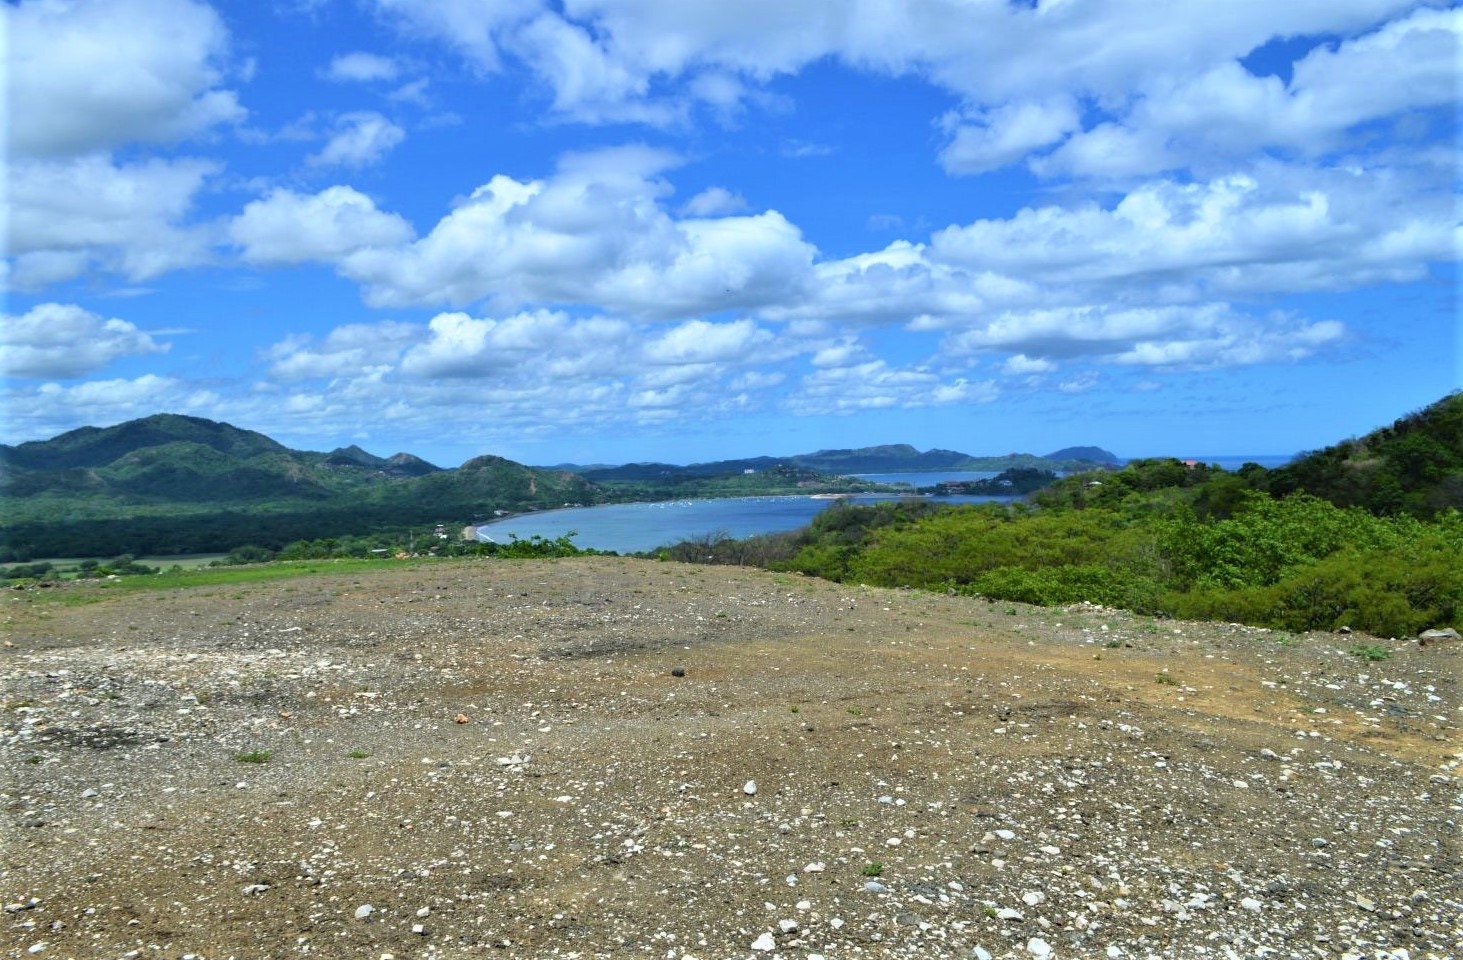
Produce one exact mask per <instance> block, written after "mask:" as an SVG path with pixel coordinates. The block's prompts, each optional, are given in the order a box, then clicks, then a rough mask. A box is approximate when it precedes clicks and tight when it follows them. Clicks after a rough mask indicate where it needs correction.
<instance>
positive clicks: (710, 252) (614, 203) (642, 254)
mask: <svg viewBox="0 0 1463 960" xmlns="http://www.w3.org/2000/svg"><path fill="white" fill-rule="evenodd" d="M668 162H669V159H668V158H667V157H666V156H665V155H664V154H661V153H659V152H657V151H646V150H640V149H630V150H614V151H604V152H600V153H595V154H585V155H572V156H570V157H566V158H565V160H564V161H563V162H562V163H561V165H560V169H559V171H558V173H557V174H556V175H554V176H552V177H550V178H547V179H544V180H531V181H519V180H515V179H513V178H512V177H508V176H504V175H498V176H495V177H493V178H492V179H491V180H490V181H489V182H488V183H486V184H484V185H483V186H481V187H479V188H478V189H477V190H475V191H473V193H472V194H471V196H469V197H468V198H467V199H466V200H465V201H463V202H462V203H460V204H459V205H458V206H457V208H456V209H455V210H453V211H452V212H451V213H450V214H448V215H447V216H446V217H444V218H443V219H442V220H441V221H440V222H439V223H438V224H437V225H436V226H435V227H434V228H433V229H432V230H431V232H430V233H429V234H427V235H426V236H424V237H422V238H421V239H420V240H418V241H416V242H415V243H413V244H410V245H408V246H406V247H404V248H400V249H395V250H390V251H387V250H372V251H362V252H359V253H355V254H352V255H350V256H349V257H347V258H345V259H344V260H343V261H342V262H341V263H340V264H339V268H340V270H341V272H343V273H344V274H345V275H346V276H348V277H350V278H351V279H353V280H356V281H358V282H360V283H361V284H363V286H364V287H365V289H366V298H367V301H368V302H369V303H372V304H373V305H377V306H408V305H412V306H424V305H437V304H451V305H466V304H469V303H473V302H475V301H479V300H484V299H489V300H492V301H494V302H496V303H500V304H506V305H518V304H524V303H532V302H538V303H547V304H590V305H594V306H597V307H599V308H602V309H607V310H610V311H613V312H623V313H629V314H633V315H636V316H660V317H685V316H694V315H697V314H703V313H712V312H717V311H720V310H733V309H743V310H745V309H753V308H756V307H759V306H764V305H769V304H773V303H778V302H782V301H786V300H788V299H795V298H796V297H797V295H798V291H799V290H800V288H801V286H802V285H803V284H804V283H805V282H806V280H807V278H808V276H809V274H810V269H811V263H812V260H813V256H814V252H815V251H814V249H813V247H812V246H811V245H809V244H808V243H806V242H805V241H804V240H803V239H802V235H801V233H800V231H799V230H798V229H797V228H796V227H795V226H793V225H792V224H791V223H790V222H788V221H787V220H786V219H785V218H784V217H783V216H782V215H781V214H780V213H777V212H776V211H766V212H763V213H760V214H755V215H747V216H734V217H733V216H729V217H721V218H716V219H697V218H690V219H683V220H676V219H674V218H673V217H672V216H671V215H670V214H669V213H667V212H666V210H665V209H664V207H663V205H662V203H661V200H662V198H663V197H664V196H665V195H666V194H667V193H668V192H669V187H668V186H667V185H666V184H665V183H664V182H662V181H661V180H659V178H658V177H657V176H656V174H657V173H658V172H659V170H660V169H661V168H662V167H663V166H664V165H665V164H666V163H668Z"/></svg>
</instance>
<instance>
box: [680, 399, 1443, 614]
mask: <svg viewBox="0 0 1463 960" xmlns="http://www.w3.org/2000/svg"><path fill="white" fill-rule="evenodd" d="M1460 404H1463V398H1460V396H1459V395H1457V394H1454V395H1452V396H1449V397H1447V398H1444V399H1443V400H1441V401H1439V402H1438V403H1436V404H1434V405H1432V406H1430V407H1428V408H1427V409H1426V410H1422V411H1419V412H1418V413H1416V414H1413V415H1411V416H1408V417H1405V418H1403V419H1402V420H1399V421H1398V422H1397V423H1396V424H1394V425H1392V426H1391V427H1387V428H1384V429H1382V430H1378V431H1376V432H1375V433H1373V434H1369V435H1367V436H1366V437H1363V438H1361V439H1359V440H1353V441H1348V442H1347V443H1345V444H1340V445H1338V446H1336V447H1329V448H1327V449H1326V450H1323V451H1319V452H1317V453H1315V454H1312V455H1310V456H1308V457H1305V458H1302V459H1301V460H1300V461H1298V462H1297V463H1295V464H1293V465H1291V466H1289V467H1287V468H1284V469H1283V470H1275V471H1268V470H1265V469H1264V468H1262V467H1259V466H1257V465H1247V466H1246V467H1244V468H1242V469H1241V470H1239V471H1238V472H1236V473H1228V472H1225V471H1223V470H1218V469H1213V468H1210V467H1206V466H1203V465H1186V464H1184V463H1182V462H1180V461H1178V460H1143V461H1137V462H1135V463H1131V464H1129V465H1128V466H1127V467H1125V468H1124V469H1122V470H1120V471H1116V472H1111V473H1101V474H1098V473H1090V474H1082V475H1077V476H1072V477H1068V478H1065V479H1064V480H1062V481H1059V482H1058V483H1056V484H1054V485H1053V486H1051V487H1049V488H1047V489H1046V490H1043V491H1041V492H1039V493H1037V494H1035V495H1034V496H1033V497H1032V500H1031V502H1030V503H1025V504H1018V505H1016V506H1014V507H1006V506H1004V505H994V504H983V505H978V506H963V507H959V506H951V507H947V506H939V505H937V504H934V503H930V502H928V501H917V502H912V503H886V504H879V505H877V506H872V507H850V506H842V505H840V506H838V507H835V508H831V509H829V510H828V511H826V512H825V513H823V514H822V515H820V516H819V517H818V518H817V519H816V520H815V521H814V522H813V524H812V525H810V526H809V527H807V528H804V529H803V530H800V531H797V532H794V533H791V534H783V535H777V536H768V537H758V538H753V539H750V540H746V541H730V540H720V541H713V542H709V543H708V542H702V543H697V544H695V545H694V546H695V549H684V548H672V549H670V550H667V551H665V555H666V556H668V557H681V556H685V557H687V558H688V559H689V558H692V557H696V556H699V557H707V556H712V557H715V558H716V559H717V560H719V561H720V562H732V563H754V564H758V565H762V566H767V567H771V568H773V569H779V570H790V571H798V572H801V573H805V574H810V575H813V576H819V577H825V578H828V579H832V580H840V581H848V582H852V583H867V584H871V585H879V586H896V587H897V586H908V587H919V588H924V589H932V590H947V591H954V592H956V593H970V594H979V595H982V596H986V597H991V598H996V599H1004V600H1016V601H1025V602H1030V603H1039V604H1064V603H1078V602H1083V601H1087V602H1091V603H1099V604H1104V605H1110V606H1119V607H1124V608H1126V609H1130V610H1134V611H1137V612H1140V613H1146V614H1152V615H1155V616H1171V617H1183V618H1190V619H1213V620H1226V621H1238V622H1245V623H1253V624H1261V625H1266V626H1272V627H1279V628H1283V629H1290V630H1307V629H1328V630H1329V629H1337V628H1340V627H1352V628H1355V629H1357V630H1365V631H1369V632H1371V633H1375V634H1380V635H1384V636H1385V635H1394V636H1403V635H1409V634H1413V633H1416V632H1417V631H1419V630H1422V629H1426V628H1429V627H1435V626H1445V625H1452V626H1463V562H1460V560H1459V558H1460V557H1463V514H1460V512H1459V509H1458V508H1459V507H1460V505H1463V501H1460V498H1459V493H1460V490H1463V435H1460V431H1459V424H1460V416H1459V410H1460Z"/></svg>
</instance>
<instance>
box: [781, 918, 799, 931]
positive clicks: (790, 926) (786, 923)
mask: <svg viewBox="0 0 1463 960" xmlns="http://www.w3.org/2000/svg"><path fill="white" fill-rule="evenodd" d="M797 928H798V922H797V921H796V920H779V921H777V929H779V930H781V931H782V932H783V933H792V932H793V931H794V930H796V929H797Z"/></svg>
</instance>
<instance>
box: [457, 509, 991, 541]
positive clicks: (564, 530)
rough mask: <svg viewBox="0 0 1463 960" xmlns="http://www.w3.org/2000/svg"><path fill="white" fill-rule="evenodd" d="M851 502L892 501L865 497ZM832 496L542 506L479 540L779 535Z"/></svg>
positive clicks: (497, 524)
mask: <svg viewBox="0 0 1463 960" xmlns="http://www.w3.org/2000/svg"><path fill="white" fill-rule="evenodd" d="M848 499H849V500H850V502H852V503H874V502H877V501H879V500H889V499H892V498H890V497H887V496H877V495H865V496H855V497H850V498H848ZM1010 499H1011V498H1010V497H940V498H939V501H938V502H940V503H983V502H987V501H1004V500H1010ZM834 502H835V501H833V500H822V499H815V498H813V497H733V498H728V499H724V500H673V501H666V502H662V503H613V504H605V505H603V506H598V507H575V508H571V509H566V510H542V511H539V512H537V513H525V514H521V515H519V516H516V517H508V518H505V519H503V520H495V521H493V522H492V523H489V524H485V525H483V526H480V527H478V539H479V540H493V541H496V542H498V543H506V542H508V540H509V538H510V537H512V536H515V535H516V536H517V537H518V538H519V539H520V540H527V539H528V538H529V537H533V536H540V537H544V538H546V539H549V540H553V539H556V538H558V537H562V536H564V535H566V534H569V533H573V534H574V544H575V546H578V547H586V548H591V549H594V550H614V551H616V552H617V553H639V552H640V551H642V550H653V549H655V548H656V547H660V546H665V545H666V544H671V543H678V542H680V541H682V540H687V539H689V538H691V537H697V536H702V535H704V534H713V533H719V532H720V533H725V534H727V535H728V536H731V537H735V538H738V539H740V538H742V537H750V536H753V535H755V534H759V533H778V532H781V531H784V530H796V529H797V528H798V527H802V526H806V525H807V524H808V523H809V522H810V521H812V519H813V518H814V517H815V516H817V515H818V514H819V513H820V512H822V511H824V510H826V509H828V507H829V506H830V505H831V504H833V503H834Z"/></svg>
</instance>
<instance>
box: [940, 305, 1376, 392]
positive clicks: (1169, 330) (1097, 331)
mask: <svg viewBox="0 0 1463 960" xmlns="http://www.w3.org/2000/svg"><path fill="white" fill-rule="evenodd" d="M1346 336H1347V331H1346V328H1345V327H1344V326H1343V325H1342V324H1340V323H1338V322H1336V321H1334V320H1323V321H1319V322H1309V321H1306V320H1303V319H1298V318H1295V317H1292V316H1288V315H1273V316H1269V317H1264V318H1258V317H1252V316H1247V315H1245V314H1242V313H1238V312H1236V311H1235V310H1233V309H1232V308H1231V307H1230V306H1229V305H1227V304H1222V303H1213V304H1204V305H1201V306H1195V307H1145V308H1134V309H1120V308H1109V307H1097V306H1084V307H1072V308H1057V309H1050V310H1031V311H1011V312H1007V313H1003V314H1001V315H1000V316H997V317H994V318H992V319H991V320H989V321H987V322H984V323H979V324H975V325H972V326H971V327H970V328H969V329H965V330H962V331H961V332H959V333H954V334H951V335H950V336H948V337H946V338H945V340H944V342H943V343H942V344H941V354H942V355H943V356H947V357H962V356H972V355H975V354H980V353H986V352H993V351H996V352H1014V353H1013V355H1012V356H1011V357H1010V358H1009V359H1008V360H1007V361H1006V363H1005V367H1004V369H1005V371H1006V372H1007V373H1011V374H1026V373H1039V372H1046V371H1049V370H1052V369H1054V368H1055V364H1054V363H1052V360H1053V359H1075V358H1084V359H1098V360H1103V361H1106V362H1109V363H1113V364H1119V365H1128V366H1146V367H1178V368H1185V369H1193V368H1210V367H1231V366H1247V365H1251V364H1259V363H1282V362H1291V361H1296V360H1302V359H1305V358H1306V357H1309V356H1312V355H1314V354H1315V353H1317V352H1318V351H1320V350H1323V349H1327V348H1331V347H1334V346H1337V345H1338V344H1340V343H1341V342H1343V341H1344V340H1345V339H1346ZM1079 379H1080V378H1079Z"/></svg>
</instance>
